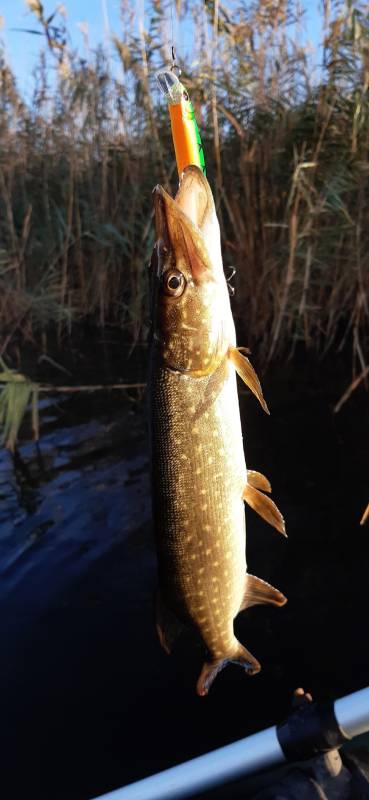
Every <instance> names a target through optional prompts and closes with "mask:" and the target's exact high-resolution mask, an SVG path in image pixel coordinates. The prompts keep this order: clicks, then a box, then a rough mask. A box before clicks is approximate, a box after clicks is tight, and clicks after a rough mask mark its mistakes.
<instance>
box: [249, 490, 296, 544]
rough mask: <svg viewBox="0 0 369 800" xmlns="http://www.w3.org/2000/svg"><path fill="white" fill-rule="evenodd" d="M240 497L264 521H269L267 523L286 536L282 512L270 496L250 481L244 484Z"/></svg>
mask: <svg viewBox="0 0 369 800" xmlns="http://www.w3.org/2000/svg"><path fill="white" fill-rule="evenodd" d="M242 497H243V499H244V500H245V502H246V503H247V504H248V505H249V506H251V508H253V509H254V511H256V512H257V513H258V514H260V516H261V517H263V519H265V521H266V522H269V525H273V528H276V529H277V531H279V533H282V534H283V536H287V534H286V527H285V524H284V519H283V517H282V514H281V512H280V510H279V508H277V506H276V504H275V503H273V500H271V498H270V497H267V495H265V494H263V492H260V491H259V489H256V488H255V486H253V485H252V484H251V483H247V484H246V486H245V488H244V490H243V495H242Z"/></svg>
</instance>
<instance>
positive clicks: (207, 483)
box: [151, 359, 247, 657]
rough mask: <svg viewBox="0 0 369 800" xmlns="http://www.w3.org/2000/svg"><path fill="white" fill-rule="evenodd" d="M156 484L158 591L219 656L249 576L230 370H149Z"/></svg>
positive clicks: (230, 636) (242, 467) (228, 644)
mask: <svg viewBox="0 0 369 800" xmlns="http://www.w3.org/2000/svg"><path fill="white" fill-rule="evenodd" d="M151 416H152V431H151V433H152V482H153V510H154V521H155V535H156V543H157V552H158V562H159V582H160V589H161V594H162V597H163V599H164V601H165V603H166V604H167V605H168V607H169V608H170V609H171V610H172V611H173V612H174V613H175V614H176V615H177V616H178V617H179V618H180V619H182V621H184V622H190V623H192V624H193V625H194V626H195V627H196V628H197V630H198V631H199V633H200V635H201V637H202V639H203V641H204V643H205V645H206V647H207V649H208V650H209V652H210V653H212V654H213V655H214V656H217V657H218V656H219V655H221V654H223V653H224V654H225V655H226V653H227V652H229V651H230V649H231V648H232V646H234V633H233V620H234V617H235V616H236V615H237V613H238V611H239V610H240V606H241V602H242V597H243V592H244V586H245V573H246V557H245V512H244V503H243V500H242V492H243V490H244V488H245V485H246V480H247V478H246V464H245V458H244V453H243V444H242V432H241V423H240V414H239V405H238V396H237V387H236V376H235V372H234V369H233V368H232V366H231V365H230V364H229V362H228V361H227V360H226V359H225V360H224V362H223V363H222V364H221V365H220V367H219V368H218V369H217V370H216V372H215V373H213V375H210V376H205V377H201V378H194V377H191V376H187V375H183V374H180V373H175V372H171V371H169V370H166V369H164V368H160V369H158V370H157V371H156V372H155V371H154V374H153V381H152V398H151Z"/></svg>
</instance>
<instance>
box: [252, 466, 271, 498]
mask: <svg viewBox="0 0 369 800" xmlns="http://www.w3.org/2000/svg"><path fill="white" fill-rule="evenodd" d="M247 483H249V484H250V485H251V486H253V487H254V489H261V491H262V492H271V491H272V487H271V485H270V483H269V481H268V478H266V477H265V475H263V474H262V473H261V472H256V470H255V469H248V470H247Z"/></svg>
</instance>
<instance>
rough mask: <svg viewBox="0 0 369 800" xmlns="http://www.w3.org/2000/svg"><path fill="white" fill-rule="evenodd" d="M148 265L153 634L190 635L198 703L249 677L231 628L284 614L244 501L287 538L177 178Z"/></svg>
mask: <svg viewBox="0 0 369 800" xmlns="http://www.w3.org/2000/svg"><path fill="white" fill-rule="evenodd" d="M155 217H156V235H157V242H156V246H155V249H154V253H153V258H152V262H151V273H150V277H151V303H152V318H153V336H152V348H151V367H150V406H151V411H150V416H151V446H152V486H153V511H154V521H155V535H156V545H157V553H158V564H159V587H160V588H159V592H158V596H157V612H156V613H157V629H158V634H159V638H160V641H161V644H162V645H163V647H164V648H165V650H166V651H167V652H170V650H171V649H172V647H173V644H174V641H175V639H176V637H177V635H178V634H179V632H180V630H181V628H182V627H183V625H192V626H194V627H195V629H196V630H197V631H198V633H199V634H200V636H201V639H202V641H203V643H204V645H205V648H206V652H207V658H206V661H205V663H204V665H203V668H202V671H201V674H200V677H199V679H198V683H197V691H198V694H200V695H204V694H207V692H208V689H209V687H210V685H211V683H212V682H213V680H214V678H215V677H216V675H217V674H218V672H219V671H220V670H221V669H222V668H223V667H224V666H225V665H226V664H227V663H228V662H234V663H237V664H240V665H241V666H242V667H243V668H244V669H245V670H246V671H247V672H248V673H249V674H255V673H256V672H258V671H259V670H260V665H259V663H258V661H257V660H256V659H255V658H254V656H252V655H251V653H249V652H248V650H246V648H245V647H244V646H243V645H242V644H241V643H240V642H238V640H237V639H236V637H235V635H234V629H233V622H234V619H235V617H236V616H237V614H238V613H239V611H241V610H243V609H246V608H248V607H249V606H251V605H254V604H255V603H272V604H273V605H277V606H281V605H283V604H284V603H285V602H286V598H285V597H284V596H283V594H281V592H279V591H278V590H277V589H274V588H273V587H272V586H270V585H269V584H267V583H265V582H264V581H261V580H260V579H258V578H256V577H254V576H249V575H247V574H246V559H245V513H244V500H246V502H248V503H249V504H250V505H251V506H252V507H253V508H254V509H255V510H256V511H258V512H259V513H260V514H261V515H262V516H263V517H264V518H265V519H266V520H267V521H268V522H270V523H271V524H272V525H274V526H275V527H276V528H277V529H278V530H279V531H280V532H282V533H284V522H283V518H282V516H281V514H280V512H279V511H278V509H277V507H276V506H275V504H274V503H273V502H272V500H271V499H270V498H269V497H268V496H267V495H265V494H264V492H269V491H270V484H269V481H268V480H267V479H266V478H265V477H264V476H263V475H261V473H258V472H255V471H249V472H247V470H246V465H245V458H244V453H243V446H242V432H241V423H240V414H239V406H238V397H237V386H236V372H238V374H239V375H240V376H241V377H242V379H243V380H244V381H245V382H246V383H247V385H248V386H249V387H250V389H251V390H252V391H253V392H254V394H255V395H256V396H257V397H258V399H259V400H260V402H261V404H262V406H263V407H264V409H265V410H267V406H266V404H265V400H264V398H263V394H262V390H261V386H260V383H259V380H258V378H257V376H256V373H255V372H254V370H253V368H252V366H251V364H250V362H249V360H248V359H247V358H246V357H245V356H244V355H243V354H242V353H241V350H242V348H240V349H237V348H236V339H235V330H234V323H233V318H232V313H231V308H230V302H229V294H228V289H227V284H226V280H225V277H224V273H223V265H222V256H221V249H220V233H219V225H218V220H217V217H216V213H215V208H214V201H213V197H212V194H211V190H210V187H209V184H208V182H207V180H206V178H205V177H204V175H203V174H202V172H201V170H200V169H199V168H197V167H194V166H190V167H187V168H186V170H185V171H184V174H183V177H182V181H181V184H180V188H179V191H178V193H177V196H176V198H175V200H173V199H172V198H171V197H170V196H169V195H168V194H167V193H166V192H165V191H164V189H162V188H161V187H157V188H156V191H155Z"/></svg>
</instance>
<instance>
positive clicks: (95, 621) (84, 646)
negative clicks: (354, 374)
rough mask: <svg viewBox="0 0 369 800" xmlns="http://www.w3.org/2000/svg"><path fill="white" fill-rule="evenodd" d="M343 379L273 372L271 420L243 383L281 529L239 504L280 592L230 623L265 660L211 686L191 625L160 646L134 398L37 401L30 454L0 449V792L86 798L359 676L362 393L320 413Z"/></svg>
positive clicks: (248, 420)
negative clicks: (172, 644) (174, 641)
mask: <svg viewBox="0 0 369 800" xmlns="http://www.w3.org/2000/svg"><path fill="white" fill-rule="evenodd" d="M128 367H129V368H128ZM121 371H122V374H123V375H125V376H126V377H128V373H130V376H131V377H132V375H133V374H136V375H137V377H141V376H142V369H141V367H140V370H139V372H140V374H138V373H137V370H136V371H135V369H134V367H132V361H131V362H129V365H128V362H127V369H125V366H124V364H122V365H121ZM348 380H349V374H348V370H347V368H346V367H345V365H344V364H340V363H338V362H337V361H335V360H332V359H331V360H330V361H328V362H324V363H320V364H317V363H315V362H311V363H308V362H303V361H301V362H300V363H299V364H296V363H295V364H292V363H291V364H289V365H288V366H287V367H286V366H283V367H279V368H277V367H274V368H273V370H270V371H269V373H268V374H267V375H266V376H265V377H264V380H263V385H264V390H265V395H266V398H267V401H268V404H269V406H270V408H271V411H272V416H271V417H270V418H267V417H266V416H265V415H264V414H263V412H262V411H261V409H260V408H259V407H258V405H257V402H256V400H254V399H253V398H251V397H250V396H249V395H248V394H247V393H246V392H245V393H242V394H241V407H242V420H243V425H244V436H245V450H246V457H247V461H248V465H249V467H250V468H255V469H259V470H261V471H262V472H265V474H266V475H267V476H268V477H269V478H270V480H271V482H272V485H273V497H274V499H275V500H276V501H277V502H278V505H279V507H280V508H281V510H282V511H283V513H284V515H285V518H286V523H287V532H288V535H289V538H288V540H287V541H285V540H284V539H283V538H282V537H281V536H280V535H278V534H277V533H276V532H275V531H274V530H273V529H272V528H270V527H269V526H268V525H267V524H266V523H264V522H263V521H262V520H259V518H257V516H256V515H255V514H254V513H253V512H252V511H251V510H250V511H248V512H247V524H248V540H247V554H248V564H249V571H250V572H252V573H254V574H256V575H259V576H260V577H262V578H265V579H266V580H269V581H271V582H272V583H273V584H274V585H276V586H278V588H280V589H281V590H282V591H283V592H284V593H285V594H286V595H287V596H288V599H289V603H288V604H287V606H286V607H285V608H283V609H280V610H278V609H268V608H266V607H264V608H263V607H260V608H255V609H251V610H250V611H249V612H248V613H247V614H246V615H243V617H241V618H240V619H239V620H238V621H237V623H236V630H237V633H238V635H239V638H240V639H241V641H242V642H244V643H245V645H246V646H247V647H248V648H249V649H250V650H251V652H252V653H254V654H255V655H256V656H257V658H258V659H259V660H260V661H261V663H262V667H263V670H262V672H261V673H260V675H258V676H257V677H255V678H247V677H246V676H245V674H244V673H243V672H242V670H241V669H239V668H237V667H235V666H232V667H228V668H227V669H226V670H225V671H224V672H223V673H222V674H221V675H220V676H219V677H218V678H217V680H216V682H215V684H214V687H213V688H212V690H211V693H210V695H209V696H208V697H207V698H198V697H197V696H196V695H195V683H196V678H197V676H198V672H199V670H200V666H201V663H202V653H201V650H200V649H199V648H198V646H197V644H196V643H195V642H194V640H193V639H192V637H191V636H188V637H184V638H183V640H182V641H180V642H179V644H178V647H177V649H176V651H175V653H174V654H173V655H172V656H171V657H170V658H169V657H167V656H166V655H165V654H164V653H163V651H162V650H161V649H160V646H159V644H158V642H157V639H156V634H155V630H154V619H153V607H152V598H153V593H154V589H155V584H156V563H155V554H154V549H153V541H152V530H151V515H150V497H149V478H148V453H147V441H146V407H145V402H144V400H143V399H140V398H138V397H137V395H135V394H134V393H131V396H128V397H127V396H126V395H124V394H123V393H121V392H116V393H111V394H108V393H97V394H94V395H76V396H73V397H66V396H59V397H58V398H57V403H54V402H51V400H50V398H49V399H48V400H47V401H46V402H45V404H44V408H43V411H42V438H41V441H40V446H39V449H38V450H37V449H36V448H35V446H34V445H33V444H30V443H27V442H25V443H23V444H22V445H21V447H20V449H19V455H18V457H17V458H16V459H15V462H13V459H12V457H11V455H10V454H9V453H7V452H5V451H4V450H2V451H1V452H0V501H1V502H0V533H1V535H0V575H1V580H0V612H1V613H0V636H1V642H2V648H1V662H0V683H1V726H0V731H1V733H0V735H1V742H0V752H1V756H2V758H1V761H2V763H1V772H0V785H1V796H2V797H4V798H6V800H12V798H17V799H18V798H23V797H24V796H27V797H28V798H37V800H59V799H60V800H61V799H63V800H88V798H91V797H94V796H96V795H98V794H100V793H102V792H105V791H108V790H109V789H112V788H115V787H118V786H120V785H122V784H124V783H128V782H130V781H132V780H135V779H138V778H140V777H143V776H145V775H147V774H150V773H152V772H155V771H158V770H160V769H163V768H165V767H167V766H170V765H172V764H174V763H178V762H180V761H182V760H185V759H188V758H190V757H192V756H195V755H198V754H200V753H203V752H206V751H208V750H210V749H212V748H215V747H219V746H221V745H223V744H225V743H228V742H230V741H233V740H235V739H237V738H240V737H242V736H245V735H247V734H248V733H252V732H254V731H256V730H259V729H261V728H263V727H265V726H267V725H270V724H273V723H274V722H275V721H277V720H278V719H280V718H281V717H282V716H283V715H284V714H285V713H286V712H287V711H288V710H289V703H290V698H291V694H292V692H293V690H294V689H295V688H296V687H297V686H304V688H305V689H306V690H309V691H311V692H312V694H313V695H314V697H315V698H317V699H327V698H333V697H338V696H340V695H343V694H346V693H347V692H349V691H353V690H355V689H358V688H361V687H363V686H365V685H367V684H368V675H369V635H368V634H369V617H368V608H369V580H368V569H369V528H368V527H364V528H360V527H359V524H358V520H359V518H360V515H361V513H362V511H363V509H364V507H365V505H366V503H367V502H368V500H369V480H368V458H367V455H368V442H369V407H368V395H367V393H366V392H365V390H364V389H363V388H362V389H359V390H358V391H357V392H356V394H355V395H353V396H352V398H351V400H350V401H349V402H348V403H347V405H346V406H344V408H343V409H342V411H341V413H340V414H338V415H333V414H332V407H333V405H334V403H335V401H336V400H337V399H338V397H339V396H340V394H341V393H342V391H343V389H344V388H345V384H346V383H347V381H348ZM195 499H196V498H194V501H195ZM224 796H226V795H224ZM227 796H228V795H227Z"/></svg>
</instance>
